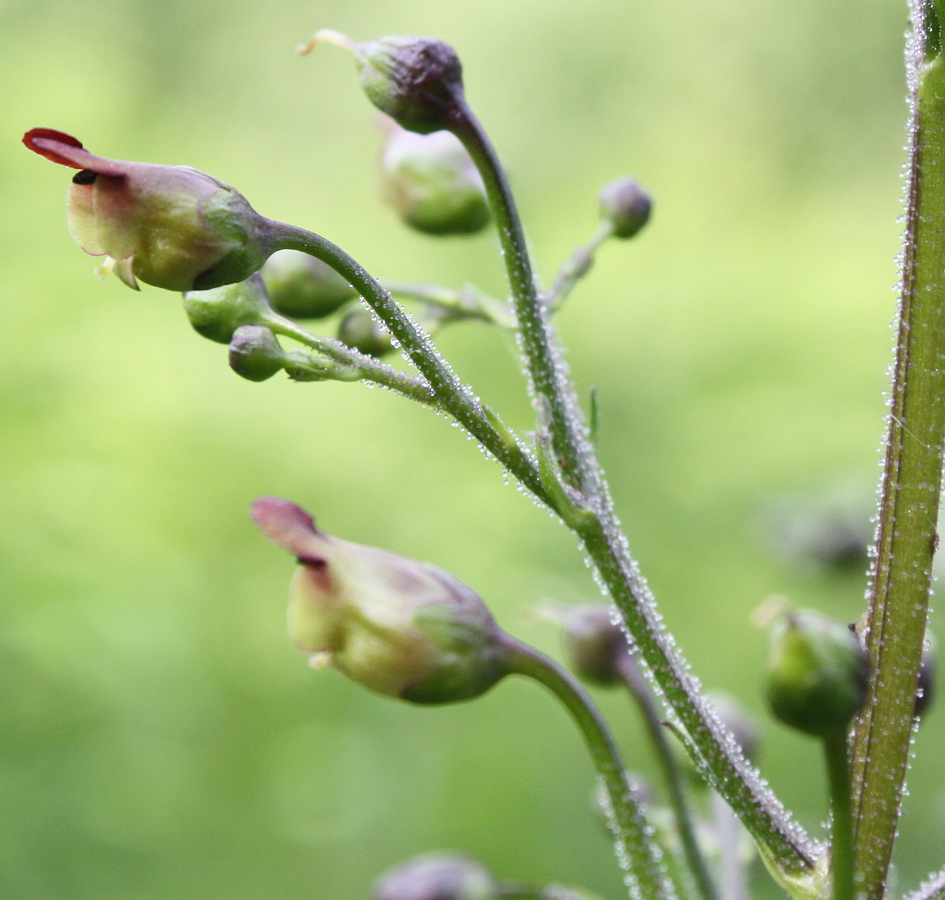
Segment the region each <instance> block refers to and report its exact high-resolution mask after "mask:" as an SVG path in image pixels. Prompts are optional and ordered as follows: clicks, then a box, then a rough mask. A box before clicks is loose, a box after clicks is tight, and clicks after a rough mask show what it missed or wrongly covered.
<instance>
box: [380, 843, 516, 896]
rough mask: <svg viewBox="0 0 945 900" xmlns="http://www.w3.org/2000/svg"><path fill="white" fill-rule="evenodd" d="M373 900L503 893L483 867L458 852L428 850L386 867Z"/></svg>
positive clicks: (497, 894)
mask: <svg viewBox="0 0 945 900" xmlns="http://www.w3.org/2000/svg"><path fill="white" fill-rule="evenodd" d="M371 893H372V896H373V898H374V900H498V898H500V897H502V896H505V895H504V894H503V893H502V892H501V886H500V885H499V884H498V882H496V880H495V879H494V878H493V877H492V875H491V874H490V873H489V870H488V869H486V868H485V866H483V865H481V864H480V863H478V862H476V861H475V860H474V859H471V858H470V857H468V856H465V855H463V854H459V853H429V854H425V855H423V856H417V857H415V858H414V859H411V860H408V861H407V862H405V863H403V864H401V865H399V866H396V867H395V868H393V869H389V870H388V871H386V872H385V873H384V874H383V875H381V876H380V878H378V879H377V881H375V882H374V886H373V889H372V892H371Z"/></svg>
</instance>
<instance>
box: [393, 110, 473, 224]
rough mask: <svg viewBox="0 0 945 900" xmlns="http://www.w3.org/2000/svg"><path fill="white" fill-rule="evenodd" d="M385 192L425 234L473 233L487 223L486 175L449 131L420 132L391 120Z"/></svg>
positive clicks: (399, 211)
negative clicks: (417, 132)
mask: <svg viewBox="0 0 945 900" xmlns="http://www.w3.org/2000/svg"><path fill="white" fill-rule="evenodd" d="M380 168H381V194H382V197H383V199H384V200H385V202H386V203H388V204H389V205H390V206H391V207H393V209H394V210H395V211H396V212H397V213H398V214H399V215H400V217H401V218H402V219H403V220H404V222H405V223H406V224H407V225H409V226H410V227H411V228H415V229H416V230H417V231H422V232H424V233H425V234H434V235H452V234H474V233H475V232H477V231H481V230H482V229H483V228H485V226H486V225H488V224H489V204H488V202H487V201H486V193H485V188H484V187H483V184H482V178H481V177H480V175H479V172H478V171H477V170H476V166H475V165H474V164H473V161H472V159H471V158H470V156H469V154H468V153H467V152H466V148H465V147H463V145H462V144H461V143H460V141H459V138H457V137H456V136H455V135H453V134H452V133H451V132H449V131H434V132H432V133H431V134H416V133H415V132H412V131H405V130H404V129H403V128H401V127H400V126H398V125H396V124H394V123H392V125H391V128H390V131H389V134H388V137H387V141H386V143H385V145H384V150H383V152H382V154H381V166H380Z"/></svg>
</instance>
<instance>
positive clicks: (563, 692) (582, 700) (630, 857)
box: [506, 635, 676, 900]
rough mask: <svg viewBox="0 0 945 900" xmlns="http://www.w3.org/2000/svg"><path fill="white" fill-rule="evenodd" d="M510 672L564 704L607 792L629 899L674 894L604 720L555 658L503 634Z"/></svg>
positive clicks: (653, 899) (657, 898)
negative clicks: (552, 694)
mask: <svg viewBox="0 0 945 900" xmlns="http://www.w3.org/2000/svg"><path fill="white" fill-rule="evenodd" d="M506 642H507V646H508V649H509V655H510V671H511V672H513V673H517V674H519V675H527V676H528V677H529V678H533V679H535V680H536V681H539V682H541V684H543V685H545V687H547V688H548V689H549V690H551V691H552V692H553V693H554V694H555V696H557V697H558V699H559V700H560V701H561V702H562V703H563V704H564V706H565V707H566V708H567V710H568V712H569V713H570V714H571V717H572V718H573V719H574V721H575V723H576V724H577V726H578V728H579V729H580V731H581V734H582V736H583V737H584V742H585V744H586V745H587V749H588V751H589V752H590V754H591V758H592V759H593V761H594V767H595V769H596V770H597V774H598V775H599V776H600V778H601V781H602V782H603V784H604V788H605V789H606V791H607V797H608V807H609V810H608V811H609V814H610V818H611V827H612V829H613V831H614V837H615V838H616V844H617V854H618V859H619V860H620V861H621V864H625V865H626V866H627V868H628V873H627V874H628V878H629V879H632V880H628V886H629V887H630V895H631V897H639V898H641V900H660V898H665V900H669V898H674V897H675V896H676V894H675V891H674V890H673V887H672V885H671V884H670V883H669V881H668V880H667V878H666V875H665V872H664V869H663V866H662V864H661V862H660V859H661V852H660V849H659V847H658V846H657V845H656V844H655V842H654V841H653V839H652V837H651V834H652V826H650V825H649V824H648V823H647V821H646V818H645V817H644V815H643V812H642V810H641V808H640V804H639V802H638V801H637V799H636V791H635V790H634V788H633V786H632V785H631V783H630V782H629V780H628V779H627V772H626V768H625V767H624V764H623V760H622V759H621V757H620V751H619V750H618V749H617V745H616V743H615V742H614V739H613V737H612V736H611V734H610V731H609V730H608V728H607V724H606V723H605V722H604V719H603V717H602V716H601V714H600V713H599V712H598V710H597V707H595V706H594V704H593V702H592V701H591V699H590V697H588V695H587V693H586V692H585V691H584V689H583V688H582V687H581V686H580V684H578V682H577V680H576V679H575V678H574V677H573V676H572V675H571V674H570V673H568V672H567V671H566V670H565V669H563V668H562V667H561V666H559V665H558V664H557V663H556V662H554V660H552V659H549V658H548V657H547V656H545V655H544V654H542V653H539V652H538V651H537V650H535V649H534V648H533V647H529V646H528V645H527V644H523V643H521V642H519V641H517V640H515V639H514V638H512V637H509V636H508V635H506Z"/></svg>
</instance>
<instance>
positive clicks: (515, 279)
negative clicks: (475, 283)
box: [450, 97, 590, 490]
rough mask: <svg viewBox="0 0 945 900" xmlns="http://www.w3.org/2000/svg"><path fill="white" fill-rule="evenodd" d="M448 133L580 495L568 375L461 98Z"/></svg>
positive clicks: (482, 136) (510, 214)
mask: <svg viewBox="0 0 945 900" xmlns="http://www.w3.org/2000/svg"><path fill="white" fill-rule="evenodd" d="M450 130H451V131H452V132H453V134H455V135H456V137H458V138H459V140H460V141H462V143H463V145H464V146H465V147H466V150H467V152H468V153H469V155H470V156H471V157H472V160H473V162H474V163H475V164H476V168H477V169H478V170H479V174H480V175H481V176H482V180H483V183H484V184H485V188H486V195H487V197H488V198H489V204H490V206H491V208H492V214H493V216H494V217H495V224H496V229H497V230H498V235H499V242H500V244H501V246H502V255H503V261H504V263H505V268H506V273H507V275H508V280H509V288H510V289H511V293H512V301H513V303H514V305H515V316H516V319H517V320H518V328H519V332H518V333H519V340H520V341H521V349H522V355H523V356H524V357H525V358H526V359H527V360H529V364H528V366H527V367H526V372H527V373H528V376H529V381H530V388H531V391H532V394H533V396H534V397H535V398H536V399H537V400H538V401H539V403H540V404H541V405H542V407H544V408H545V409H547V411H548V418H549V422H548V430H549V432H550V434H551V442H552V446H553V448H554V452H555V457H556V459H557V461H558V465H559V467H560V469H561V476H562V477H563V479H564V480H565V481H566V482H567V483H568V484H569V485H570V486H571V487H574V488H578V489H580V490H586V488H587V487H588V486H590V485H588V484H585V481H586V480H587V478H586V476H587V475H589V474H590V472H588V471H586V470H585V467H584V466H583V465H582V459H581V448H582V447H583V446H584V445H585V444H587V435H586V429H585V427H584V425H583V423H582V422H581V420H580V414H579V413H578V411H577V407H575V406H571V407H570V408H569V405H568V404H569V396H570V395H569V392H568V391H567V390H566V389H563V388H564V386H565V385H566V384H567V383H568V380H569V379H568V374H567V371H566V367H565V363H564V360H563V358H562V356H561V354H560V353H559V352H558V350H557V348H556V347H555V344H554V339H553V337H552V334H551V330H550V326H549V322H548V311H547V308H546V306H545V304H544V303H542V302H541V300H540V297H539V290H538V283H537V281H536V278H535V273H534V271H533V268H532V261H531V255H530V254H529V252H528V244H527V242H526V240H525V231H524V229H523V228H522V222H521V219H520V217H519V214H518V207H517V206H516V205H515V200H514V198H513V196H512V191H511V189H510V187H509V183H508V179H507V178H506V177H505V170H504V169H503V168H502V164H501V163H500V162H499V158H498V155H497V154H496V152H495V148H494V147H493V146H492V142H491V141H490V140H489V137H488V135H487V134H486V132H485V129H483V127H482V125H481V124H480V122H479V120H478V119H477V118H476V116H475V114H474V113H473V111H472V110H471V109H470V108H469V106H468V104H467V103H466V101H465V99H463V98H461V97H460V98H458V99H457V101H456V103H455V105H454V109H453V114H452V117H451V122H450Z"/></svg>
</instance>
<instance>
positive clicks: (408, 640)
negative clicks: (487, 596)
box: [253, 497, 508, 703]
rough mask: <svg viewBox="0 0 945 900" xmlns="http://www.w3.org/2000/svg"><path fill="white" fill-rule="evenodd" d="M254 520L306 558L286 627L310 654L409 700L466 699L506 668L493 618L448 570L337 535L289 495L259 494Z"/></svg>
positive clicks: (296, 580)
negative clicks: (320, 525) (321, 528)
mask: <svg viewBox="0 0 945 900" xmlns="http://www.w3.org/2000/svg"><path fill="white" fill-rule="evenodd" d="M253 519H254V520H255V522H256V524H257V525H258V526H259V527H260V528H261V529H262V530H263V532H265V534H266V535H267V536H268V537H270V538H271V539H272V540H273V541H275V542H276V543H277V544H279V545H280V546H281V547H283V548H284V549H286V550H288V551H289V552H290V553H291V554H293V555H294V556H295V557H296V559H297V560H298V561H299V563H300V564H301V566H302V568H301V569H299V570H298V572H297V573H296V575H295V578H294V579H293V581H292V587H291V590H290V599H289V632H290V634H291V636H292V638H293V640H294V641H295V642H296V644H298V646H299V647H300V648H301V649H302V650H304V651H305V652H307V653H309V654H310V655H311V658H312V661H313V663H315V664H325V663H331V664H332V665H333V666H334V667H335V668H336V669H338V670H339V671H341V672H343V673H344V674H345V675H347V676H348V677H349V678H351V679H352V680H353V681H357V682H359V683H360V684H363V685H364V686H365V687H368V688H370V689H371V690H374V691H377V692H378V693H381V694H386V695H387V696H390V697H399V698H401V699H404V700H409V701H411V702H412V703H451V702H454V701H457V700H468V699H470V698H472V697H476V696H478V695H479V694H482V693H483V692H484V691H486V690H488V689H489V688H490V687H492V685H494V684H495V683H496V682H497V681H498V680H499V679H500V678H502V676H503V675H505V674H506V673H507V672H508V658H507V657H508V651H507V649H506V644H505V641H504V639H503V637H504V636H503V634H502V632H501V631H500V630H499V627H498V626H497V625H496V623H495V620H494V619H493V618H492V615H491V614H490V612H489V610H488V609H487V608H486V606H485V604H484V603H483V602H482V600H481V599H480V598H479V596H478V595H477V594H476V593H475V592H474V591H473V590H472V589H471V588H470V587H468V586H467V585H465V584H463V583H462V582H461V581H459V580H457V579H456V578H454V577H453V576H452V575H450V574H449V573H447V572H444V571H442V570H441V569H437V568H435V567H434V566H430V565H427V564H426V563H421V562H417V561H416V560H413V559H408V558H407V557H404V556H398V555H397V554H396V553H389V552H387V551H385V550H378V549H376V548H374V547H365V546H362V545H360V544H353V543H350V542H349V541H343V540H341V539H340V538H336V537H331V536H330V535H327V534H325V533H324V532H322V531H319V530H318V529H317V528H316V527H315V523H314V521H313V520H312V517H311V516H310V515H309V514H308V513H307V512H305V510H303V509H301V508H299V507H298V506H296V505H295V504H294V503H289V502H288V501H287V500H279V499H276V498H275V497H263V498H261V499H259V500H256V501H255V503H253Z"/></svg>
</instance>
